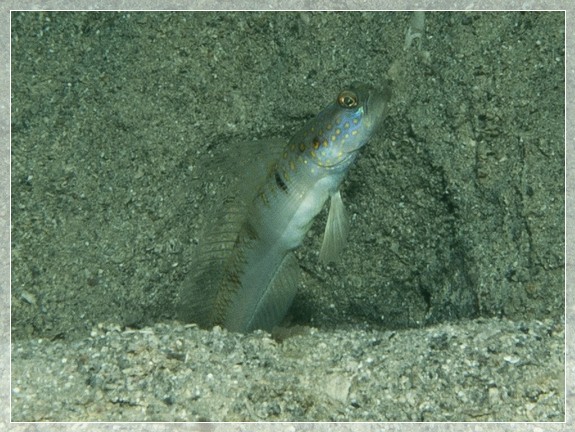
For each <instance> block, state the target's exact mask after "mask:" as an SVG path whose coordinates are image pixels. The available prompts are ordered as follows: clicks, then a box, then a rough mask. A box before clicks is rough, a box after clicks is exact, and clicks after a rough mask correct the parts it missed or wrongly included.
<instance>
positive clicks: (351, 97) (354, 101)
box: [337, 90, 359, 108]
mask: <svg viewBox="0 0 575 432" xmlns="http://www.w3.org/2000/svg"><path fill="white" fill-rule="evenodd" d="M337 103H338V104H339V106H340V107H342V108H354V107H356V106H357V105H358V103H359V98H358V97H357V95H356V94H355V93H354V92H352V91H350V90H344V91H342V92H341V93H340V94H339V95H338V96H337Z"/></svg>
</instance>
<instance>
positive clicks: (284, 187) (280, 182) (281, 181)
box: [274, 171, 288, 193]
mask: <svg viewBox="0 0 575 432" xmlns="http://www.w3.org/2000/svg"><path fill="white" fill-rule="evenodd" d="M274 177H275V179H276V184H277V185H278V187H279V188H280V189H281V190H283V191H284V192H285V193H288V186H287V184H286V183H285V182H284V179H283V178H282V176H281V175H280V173H279V172H277V171H276V172H275V173H274Z"/></svg>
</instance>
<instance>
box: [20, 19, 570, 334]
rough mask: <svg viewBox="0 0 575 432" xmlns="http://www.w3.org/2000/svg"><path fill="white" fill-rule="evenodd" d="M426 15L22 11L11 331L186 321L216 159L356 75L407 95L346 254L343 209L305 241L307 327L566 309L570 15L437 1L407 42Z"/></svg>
mask: <svg viewBox="0 0 575 432" xmlns="http://www.w3.org/2000/svg"><path fill="white" fill-rule="evenodd" d="M409 18H410V15H409V14H408V13H399V12H392V13H379V12H366V13H350V12H339V13H308V12H303V13H224V12H175V13H156V12H154V13H144V12H142V13H140V12H120V13H115V12H85V13H84V12H83V13H80V12H14V13H12V227H13V228H12V332H13V337H14V338H26V337H31V336H33V337H40V336H42V337H54V338H56V337H63V338H76V337H83V336H85V335H87V334H88V333H89V331H90V329H91V328H92V327H93V326H94V325H95V324H96V323H98V322H115V323H119V324H121V325H129V326H140V325H144V324H151V323H153V322H158V321H166V320H170V319H173V318H174V306H175V305H174V302H176V301H177V296H176V293H177V291H178V289H179V287H180V284H181V283H182V281H183V280H184V279H185V275H186V274H187V273H188V272H190V271H193V268H191V265H190V257H191V255H192V253H193V249H194V247H195V243H196V242H197V240H198V235H199V228H200V227H201V226H202V225H203V224H204V223H205V221H204V217H205V215H206V214H208V213H209V209H210V207H211V206H212V205H214V204H215V203H213V202H212V201H211V200H210V199H209V198H210V196H211V193H212V192H213V191H214V190H215V191H216V192H217V189H218V187H219V183H217V182H213V181H211V180H210V181H207V180H206V181H205V182H203V181H202V179H203V176H202V169H203V166H204V165H205V164H204V162H203V160H205V158H206V157H207V156H208V155H210V154H222V153H224V154H225V153H226V151H228V152H229V151H230V149H232V150H233V149H237V148H238V146H237V145H233V144H232V143H237V142H241V141H245V140H248V139H262V138H265V137H283V138H289V136H290V134H291V133H293V131H295V130H296V129H297V128H298V127H300V126H301V125H302V124H303V123H304V122H305V121H306V120H307V119H308V118H310V117H311V116H313V115H315V114H316V113H317V112H319V110H320V109H321V108H322V107H323V106H325V105H326V103H328V102H329V101H330V100H331V99H332V98H333V97H334V95H335V94H336V93H337V91H338V90H339V89H340V88H341V87H342V86H344V85H346V84H347V83H349V82H350V81H355V80H359V81H365V82H368V83H371V84H372V85H378V83H382V82H383V81H384V80H386V79H392V80H393V83H394V100H393V103H392V106H391V107H390V111H389V115H388V118H387V120H386V121H385V125H384V127H383V128H382V130H381V132H380V133H379V134H378V135H377V137H375V138H374V139H373V140H372V142H371V143H370V144H369V145H368V146H367V147H366V148H365V149H364V150H363V151H362V155H361V156H360V158H359V160H358V161H357V163H356V166H354V167H353V168H352V170H351V171H350V174H349V176H348V178H347V180H346V182H345V184H344V188H343V199H344V203H345V204H346V207H347V209H348V213H349V214H350V215H351V216H352V224H351V231H350V239H349V242H348V245H347V247H346V250H345V253H344V256H343V257H342V260H341V261H340V263H339V264H338V265H337V266H335V267H330V268H328V267H322V266H320V265H319V263H318V258H317V253H318V251H319V242H320V237H321V233H322V232H323V223H324V222H325V214H322V215H321V216H320V218H318V221H317V223H316V224H315V225H314V227H313V228H312V231H311V234H310V236H309V238H308V239H307V240H306V244H305V245H304V247H303V248H302V249H301V250H300V251H299V252H298V257H299V259H300V263H301V264H302V267H303V271H302V273H303V279H304V280H303V285H302V288H301V290H300V294H299V295H298V297H297V298H296V301H295V303H294V306H293V310H292V313H291V317H292V320H293V321H295V322H298V323H302V324H305V323H311V324H312V325H314V326H318V327H320V328H327V327H332V326H336V325H348V324H359V323H364V322H367V323H369V324H371V325H375V326H382V328H402V327H414V326H424V325H427V324H431V323H434V322H438V321H446V320H457V319H465V318H471V317H477V316H503V317H508V318H511V319H544V318H546V317H551V318H559V317H561V316H563V313H564V280H563V270H564V269H563V267H564V181H563V180H564V136H563V132H564V110H563V107H564V36H565V35H564V14H563V13H561V12H510V13H500V12H497V13H487V12H483V13H479V12H474V13H427V14H426V18H427V33H426V35H425V38H423V40H421V46H420V48H419V49H418V47H417V45H418V44H419V41H416V42H417V43H416V44H415V46H412V47H411V48H410V49H408V50H405V49H404V36H405V29H406V28H407V26H408V24H409ZM238 153H239V154H232V155H230V157H234V158H237V160H238V164H241V163H242V160H247V158H249V157H250V156H251V155H250V154H242V153H241V152H238ZM198 177H199V180H200V181H198ZM216 195H217V194H216Z"/></svg>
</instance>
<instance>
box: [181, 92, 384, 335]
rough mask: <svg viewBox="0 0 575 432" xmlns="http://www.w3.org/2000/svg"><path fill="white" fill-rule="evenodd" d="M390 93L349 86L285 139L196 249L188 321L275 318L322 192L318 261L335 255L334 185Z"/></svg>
mask: <svg viewBox="0 0 575 432" xmlns="http://www.w3.org/2000/svg"><path fill="white" fill-rule="evenodd" d="M389 97H390V90H389V88H388V87H386V88H384V89H383V90H375V89H373V88H370V87H368V86H365V85H360V84H356V85H352V86H350V87H349V88H347V89H344V90H342V91H341V92H340V93H339V94H338V96H337V98H336V100H335V101H334V102H333V103H331V104H330V105H328V106H327V107H326V108H325V109H324V110H322V111H321V112H320V113H319V114H318V115H317V116H316V117H315V118H314V119H312V120H311V121H309V122H308V123H307V124H306V125H305V126H304V127H303V128H302V129H300V130H299V131H298V132H297V133H296V134H295V135H294V136H293V138H292V139H291V140H290V141H289V142H288V143H287V145H285V147H284V148H283V150H282V151H281V152H280V154H279V156H277V158H276V160H275V161H274V162H273V163H272V164H271V166H270V168H269V169H268V172H267V175H266V177H265V180H264V181H263V182H262V183H261V185H259V186H258V187H257V188H255V189H254V191H253V193H252V196H251V197H250V198H249V199H248V200H247V201H248V202H247V203H244V204H243V205H236V207H234V208H233V209H232V210H228V211H229V212H230V214H231V215H232V216H231V217H229V218H228V222H226V221H223V222H222V221H220V223H222V224H223V225H224V226H225V228H224V229H221V228H220V229H219V233H220V234H217V235H215V236H211V238H210V239H209V240H207V247H204V251H203V252H201V253H200V255H201V257H200V259H199V262H200V265H199V267H198V268H197V269H196V272H195V275H194V276H193V278H194V280H193V281H192V285H193V286H192V287H191V288H189V287H185V289H186V290H187V298H188V299H189V300H191V301H188V302H187V306H185V307H184V311H185V314H186V315H187V317H189V319H190V320H191V321H196V322H198V323H199V324H201V325H204V326H206V327H210V326H213V325H220V326H222V327H225V328H227V329H228V330H230V331H237V332H249V331H252V330H255V329H260V328H261V329H264V330H268V331H269V330H271V329H272V328H273V327H274V326H275V325H278V324H279V323H280V322H281V320H282V319H283V318H284V316H285V314H286V313H287V310H288V308H289V306H290V305H291V302H292V300H293V297H294V296H295V294H296V291H297V285H298V277H299V267H298V265H297V261H296V259H295V257H294V255H293V250H294V249H296V248H297V247H298V246H300V245H301V243H302V242H303V239H304V237H305V235H306V233H307V232H308V230H309V228H310V227H311V224H312V222H313V219H314V218H315V216H316V215H317V214H318V213H319V212H320V211H321V209H322V208H323V206H324V205H325V202H326V201H327V199H328V198H331V205H330V212H329V215H328V221H327V226H326V230H325V233H324V240H323V244H322V248H321V251H320V260H321V261H323V262H329V261H335V260H336V258H337V255H338V254H339V252H340V251H341V249H342V248H343V246H344V244H345V238H346V233H347V221H346V217H345V211H344V209H343V204H342V201H341V195H340V192H339V188H340V186H341V183H342V181H343V179H344V177H345V175H346V173H347V171H348V170H349V168H350V166H351V165H352V163H353V161H354V160H355V158H356V156H357V154H358V150H359V149H360V148H361V147H363V146H364V145H365V144H366V143H367V141H368V140H369V138H370V137H371V135H372V134H373V132H374V130H375V129H376V127H377V126H378V125H379V124H380V123H381V120H382V119H383V116H384V111H385V106H386V103H387V102H388V100H389ZM230 221H233V222H230ZM228 223H229V225H228V226H226V224H228ZM202 263H203V264H202ZM190 290H191V291H190Z"/></svg>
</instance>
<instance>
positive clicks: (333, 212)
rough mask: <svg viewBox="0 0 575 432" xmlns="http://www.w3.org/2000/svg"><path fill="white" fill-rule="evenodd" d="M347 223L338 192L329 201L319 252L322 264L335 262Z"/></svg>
mask: <svg viewBox="0 0 575 432" xmlns="http://www.w3.org/2000/svg"><path fill="white" fill-rule="evenodd" d="M347 231H348V221H347V216H346V214H345V208H344V207H343V201H342V200H341V194H340V192H339V191H337V192H336V193H334V194H333V195H332V196H331V199H330V205H329V215H328V216H327V224H326V226H325V232H324V234H323V243H322V245H321V250H320V251H319V259H320V261H321V262H322V263H324V264H327V263H329V262H336V261H337V259H338V258H339V255H340V253H341V251H342V250H343V247H344V246H345V242H346V240H347Z"/></svg>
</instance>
